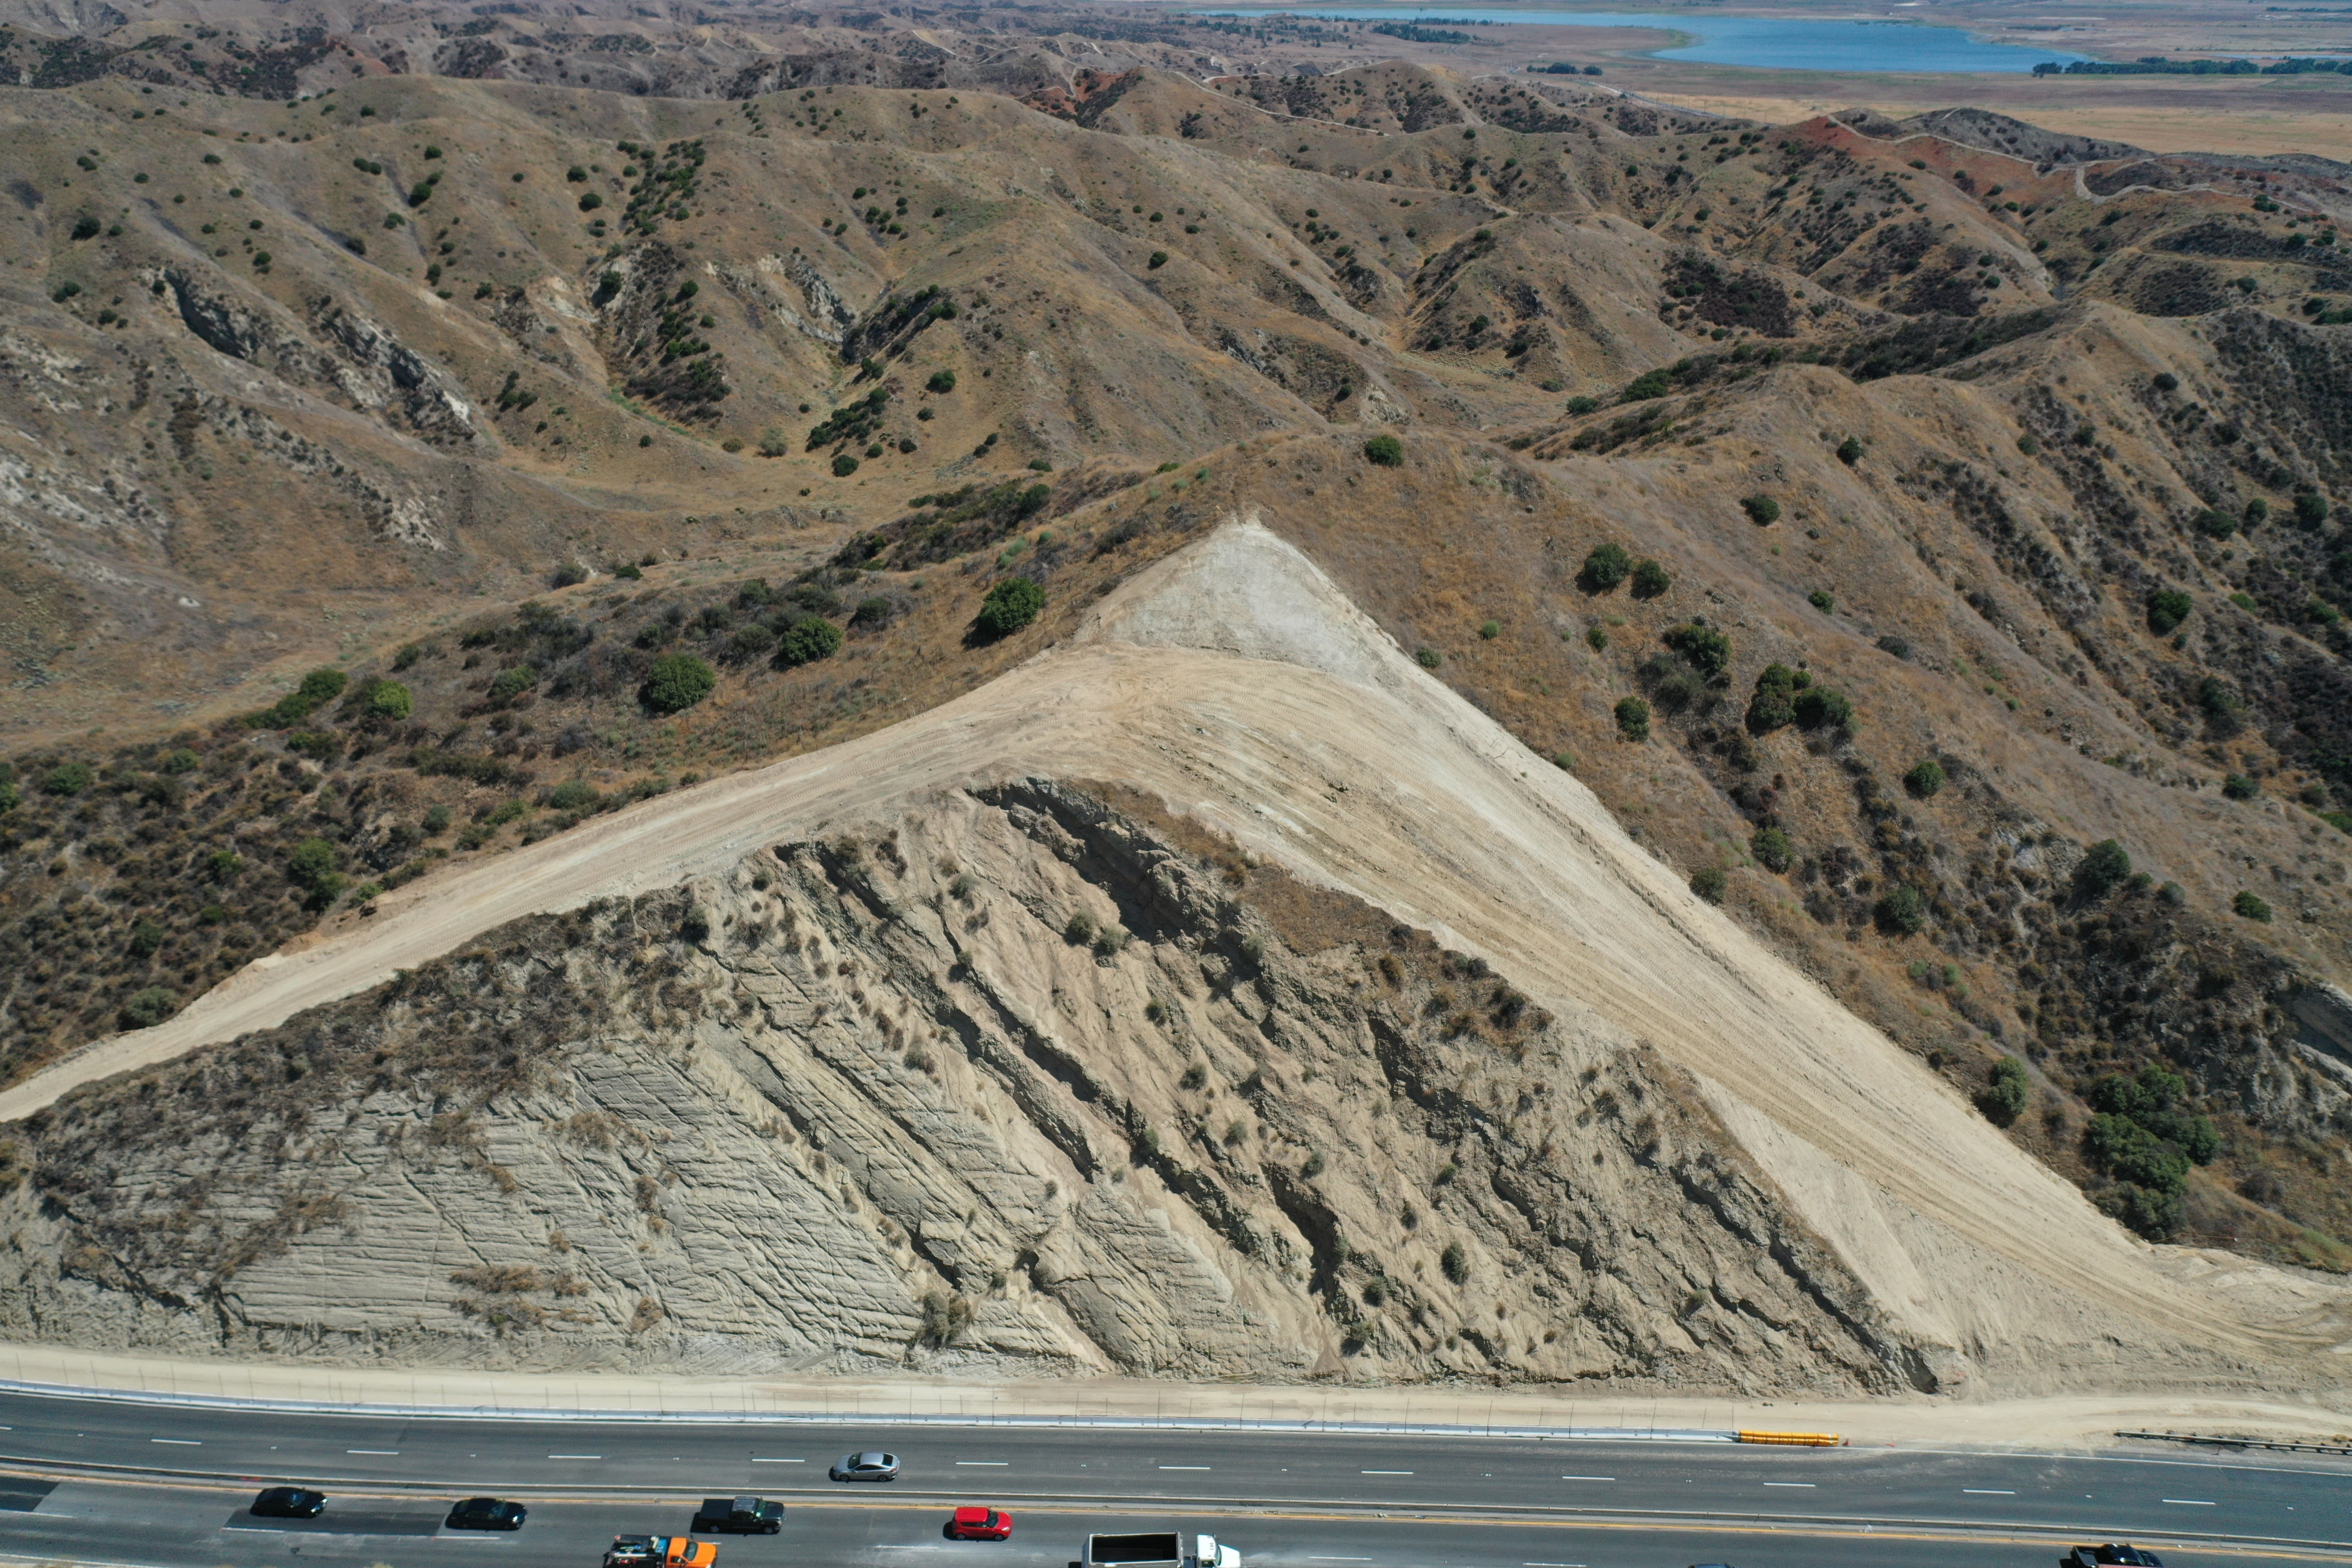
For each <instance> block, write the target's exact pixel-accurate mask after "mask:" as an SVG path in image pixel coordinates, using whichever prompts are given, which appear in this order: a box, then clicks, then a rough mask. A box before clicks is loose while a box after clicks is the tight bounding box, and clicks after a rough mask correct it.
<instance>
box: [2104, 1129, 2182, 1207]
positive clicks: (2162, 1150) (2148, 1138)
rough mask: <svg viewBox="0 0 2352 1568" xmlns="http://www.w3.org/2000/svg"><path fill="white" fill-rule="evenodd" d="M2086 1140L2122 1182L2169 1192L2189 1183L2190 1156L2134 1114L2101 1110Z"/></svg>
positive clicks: (2107, 1169) (2175, 1191)
mask: <svg viewBox="0 0 2352 1568" xmlns="http://www.w3.org/2000/svg"><path fill="white" fill-rule="evenodd" d="M2083 1142H2084V1147H2086V1148H2087V1149H2088V1150H2089V1151H2090V1152H2091V1157H2092V1158H2093V1159H2095V1160H2096V1161H2097V1162H2098V1163H2099V1166H2100V1168H2101V1169H2102V1170H2104V1171H2105V1172H2106V1173H2107V1174H2109V1175H2111V1176H2113V1177H2114V1178H2115V1179H2116V1180H2117V1181H2119V1182H2129V1183H2131V1184H2134V1185H2136V1186H2141V1187H2147V1188H2149V1189H2150V1190H2152V1191H2155V1192H2168V1193H2178V1192H2179V1191H2180V1190H2181V1189H2182V1188H2183V1187H2185V1186H2187V1185H2188V1184H2189V1156H2188V1155H2187V1154H2184V1153H2182V1152H2180V1151H2179V1149H2177V1148H2175V1147H2173V1145H2172V1144H2170V1143H2169V1142H2166V1141H2165V1140H2164V1139H2161V1138H2158V1136H2157V1135H2156V1134H2155V1133H2153V1132H2150V1131H2148V1130H2147V1128H2145V1127H2142V1126H2141V1125H2140V1124H2139V1123H2138V1122H2137V1121H2133V1120H2132V1119H2131V1118H2130V1117H2127V1116H2121V1115H2116V1114H2112V1113H2110V1112H2106V1111H2101V1112H2099V1113H2098V1114H2096V1115H2095V1116H2093V1117H2092V1118H2091V1121H2090V1124H2089V1125H2088V1126H2087V1127H2086V1128H2084V1132H2083Z"/></svg>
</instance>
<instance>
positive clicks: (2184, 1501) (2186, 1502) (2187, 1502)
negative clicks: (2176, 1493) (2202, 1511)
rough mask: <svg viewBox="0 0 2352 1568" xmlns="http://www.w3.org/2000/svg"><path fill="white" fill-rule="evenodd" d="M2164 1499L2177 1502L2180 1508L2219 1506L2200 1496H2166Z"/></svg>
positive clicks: (2219, 1505)
mask: <svg viewBox="0 0 2352 1568" xmlns="http://www.w3.org/2000/svg"><path fill="white" fill-rule="evenodd" d="M2165 1501H2167V1502H2170V1503H2179V1505H2180V1506H2181V1507H2182V1508H2219V1507H2221V1504H2219V1503H2215V1502H2208V1501H2207V1500H2205V1499H2203V1498H2201V1497H2168V1498H2166V1499H2165Z"/></svg>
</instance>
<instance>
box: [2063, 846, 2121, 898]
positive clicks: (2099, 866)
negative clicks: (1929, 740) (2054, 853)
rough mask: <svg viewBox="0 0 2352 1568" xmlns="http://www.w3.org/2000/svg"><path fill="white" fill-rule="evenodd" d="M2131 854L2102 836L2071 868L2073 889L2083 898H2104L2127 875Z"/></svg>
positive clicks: (2118, 885)
mask: <svg viewBox="0 0 2352 1568" xmlns="http://www.w3.org/2000/svg"><path fill="white" fill-rule="evenodd" d="M2131 869H2132V863H2131V857H2130V856H2129V855H2128V854H2126V853H2125V851H2124V847H2123V846H2122V845H2120V844H2118V843H2116V841H2115V840H2114V839H2112V838H2102V839H2100V840H2099V841H2098V842H2097V843H2096V844H2094V845H2092V846H2091V847H2090V848H2088V849H2086V850H2084V852H2083V858H2082V859H2081V861H2079V862H2078V863H2077V864H2076V865H2075V867H2074V891H2075V893H2076V894H2077V895H2079V896H2080V897H2082V898H2085V899H2104V898H2105V897H2106V896H2107V895H2108V894H2109V893H2111V892H2114V891H2115V890H2116V889H2117V888H2119V887H2121V886H2122V885H2123V880H2124V879H2125V878H2126V877H2128V876H2130V875H2131Z"/></svg>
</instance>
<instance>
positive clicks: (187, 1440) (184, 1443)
mask: <svg viewBox="0 0 2352 1568" xmlns="http://www.w3.org/2000/svg"><path fill="white" fill-rule="evenodd" d="M147 1440H148V1441H149V1442H150V1443H169V1444H171V1445H173V1447H180V1448H201V1447H204V1444H203V1443H201V1442H199V1441H198V1440H197V1439H195V1438H194V1437H150V1438H148V1439H147Z"/></svg>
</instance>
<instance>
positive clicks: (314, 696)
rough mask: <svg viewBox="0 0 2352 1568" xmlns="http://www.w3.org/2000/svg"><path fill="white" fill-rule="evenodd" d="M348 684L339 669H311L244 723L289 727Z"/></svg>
mask: <svg viewBox="0 0 2352 1568" xmlns="http://www.w3.org/2000/svg"><path fill="white" fill-rule="evenodd" d="M349 684H351V677H349V676H347V675H345V674H344V673H343V672H342V671H341V670H340V669H332V668H320V669H314V670H312V671H310V673H309V674H308V675H305V676H304V677H303V678H302V680H301V683H300V684H299V685H298V686H297V687H295V689H293V690H291V691H289V692H288V693H287V694H286V695H285V696H283V697H281V698H279V699H278V701H277V702H276V703H275V704H274V705H272V706H271V707H268V708H266V709H264V710H262V711H261V712H259V713H257V714H255V715H254V716H253V717H252V718H250V719H248V720H247V721H246V722H247V723H248V724H250V725H252V726H253V727H254V728H256V729H259V730H290V729H292V728H293V727H294V726H295V725H297V724H299V723H300V722H301V721H303V720H305V719H308V718H309V717H310V715H311V714H312V713H314V712H316V711H317V710H320V709H321V708H323V707H325V706H326V705H327V704H328V703H330V702H332V701H333V700H335V699H336V698H338V697H341V695H342V694H343V688H344V687H346V686H348V685H349Z"/></svg>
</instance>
